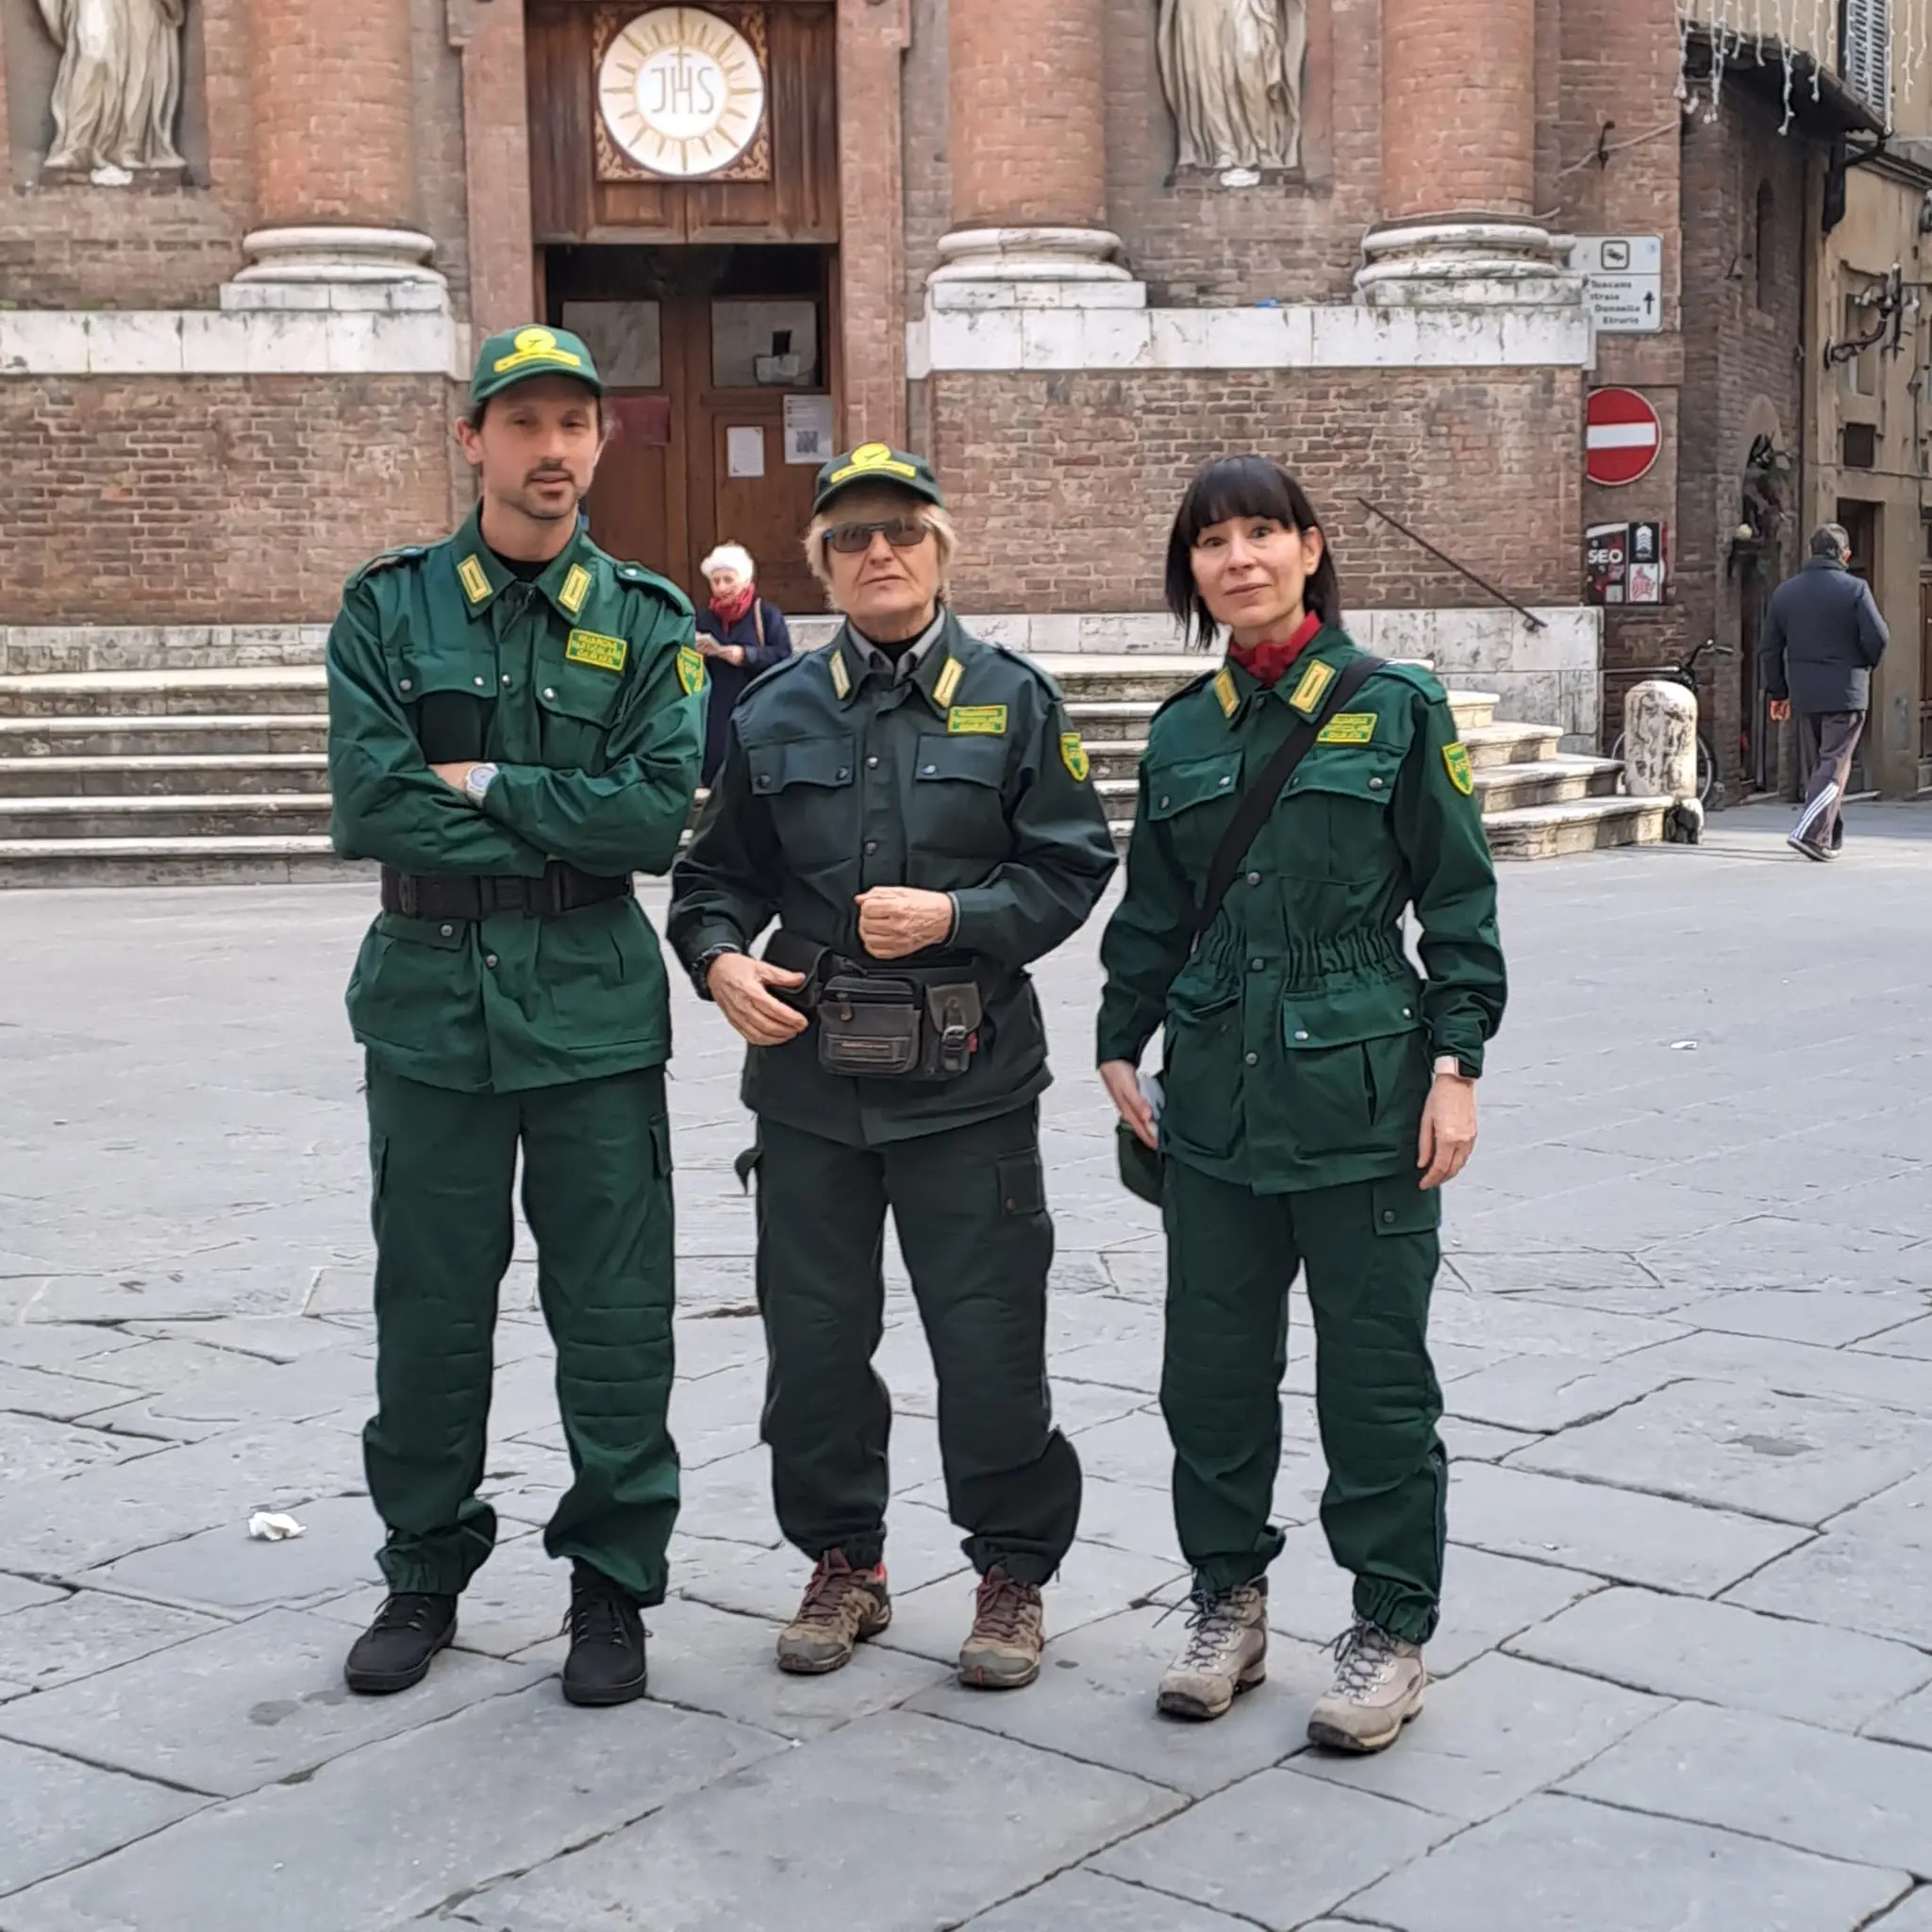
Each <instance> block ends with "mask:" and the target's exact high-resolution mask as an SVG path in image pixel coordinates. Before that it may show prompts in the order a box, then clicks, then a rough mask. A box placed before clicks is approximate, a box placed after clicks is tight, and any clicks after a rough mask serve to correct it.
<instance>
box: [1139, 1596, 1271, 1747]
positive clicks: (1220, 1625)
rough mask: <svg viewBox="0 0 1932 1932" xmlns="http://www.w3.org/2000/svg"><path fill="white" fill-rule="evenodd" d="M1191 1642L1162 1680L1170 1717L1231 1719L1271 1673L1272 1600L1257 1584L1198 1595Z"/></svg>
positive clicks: (1190, 1623) (1192, 1611)
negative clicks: (1241, 1699)
mask: <svg viewBox="0 0 1932 1932" xmlns="http://www.w3.org/2000/svg"><path fill="white" fill-rule="evenodd" d="M1189 1602H1190V1604H1191V1609H1190V1610H1189V1612H1188V1641H1187V1642H1186V1644H1185V1645H1183V1646H1182V1649H1181V1654H1180V1655H1179V1656H1178V1657H1175V1658H1174V1662H1173V1663H1171V1664H1170V1665H1169V1666H1168V1668H1167V1674H1166V1675H1165V1676H1164V1677H1162V1678H1161V1680H1160V1696H1159V1700H1158V1702H1159V1707H1160V1708H1161V1709H1162V1710H1163V1711H1165V1712H1166V1713H1167V1715H1168V1716H1169V1717H1191V1718H1213V1717H1221V1716H1223V1715H1224V1714H1225V1712H1226V1711H1227V1709H1228V1707H1229V1706H1230V1705H1232V1704H1233V1703H1234V1701H1235V1699H1236V1698H1237V1697H1238V1696H1239V1695H1240V1694H1241V1692H1242V1691H1252V1690H1253V1689H1254V1688H1255V1686H1256V1685H1257V1684H1258V1683H1260V1682H1261V1680H1262V1679H1263V1678H1264V1677H1266V1676H1267V1674H1268V1596H1267V1592H1266V1591H1263V1590H1261V1589H1260V1588H1258V1587H1257V1585H1255V1584H1252V1583H1241V1584H1237V1585H1236V1586H1235V1587H1234V1589H1232V1590H1221V1591H1211V1590H1196V1591H1194V1593H1193V1595H1192V1596H1191V1598H1190V1599H1189Z"/></svg>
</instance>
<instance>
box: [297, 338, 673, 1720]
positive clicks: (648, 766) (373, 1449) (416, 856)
mask: <svg viewBox="0 0 1932 1932" xmlns="http://www.w3.org/2000/svg"><path fill="white" fill-rule="evenodd" d="M602 391H603V385H602V382H601V381H600V379H599V377H598V375H597V371H596V368H595V365H594V364H593V363H592V361H591V354H590V351H589V350H588V349H587V348H586V347H585V345H584V344H583V342H581V341H578V339H577V338H576V337H575V336H572V335H568V334H565V333H564V332H562V331H561V330H556V331H553V330H550V329H546V328H539V327H528V328H523V329H518V330H514V331H510V332H508V333H506V334H503V335H498V336H494V337H492V338H491V340H490V341H487V342H485V343H484V345H483V350H482V353H481V355H480V356H479V358H477V362H476V370H475V378H474V380H473V382H472V385H471V390H470V412H469V414H468V416H467V417H466V418H465V419H464V420H463V421H462V422H461V423H459V424H458V439H459V441H461V443H462V446H463V451H464V454H465V455H466V456H467V457H468V458H469V460H470V462H471V463H472V464H473V465H474V466H475V468H476V470H477V471H478V473H479V478H480V482H481V501H480V502H479V504H478V506H477V508H476V509H475V511H473V512H472V513H471V515H470V517H469V519H468V520H467V521H466V522H465V523H464V525H463V526H462V528H461V529H460V530H458V532H457V533H456V535H455V536H454V537H451V538H449V539H448V540H447V541H443V542H441V543H436V544H432V545H430V546H429V547H428V548H426V549H421V550H403V551H397V552H394V553H391V555H389V556H386V557H380V558H376V559H375V562H373V563H370V564H367V565H365V566H364V567H363V568H362V569H361V570H359V571H358V572H357V574H356V575H354V576H353V577H351V578H350V579H349V583H348V587H347V589H346V591H344V593H343V598H342V608H341V616H339V617H338V618H337V620H336V624H335V627H334V629H333V630H332V631H331V633H330V635H329V645H328V686H329V779H330V783H331V786H332V788H333V791H334V794H335V810H334V819H333V833H334V838H335V843H336V849H337V850H338V851H339V852H341V853H342V854H343V855H344V856H345V857H348V858H374V859H379V860H380V861H381V863H382V869H383V870H382V912H381V915H380V917H379V918H377V920H376V921H375V924H374V925H373V926H372V927H371V928H370V931H369V934H368V937H367V938H366V939H365V940H364V941H363V943H362V951H361V955H360V957H359V958H358V960H357V963H356V970H355V973H354V974H353V976H352V977H351V979H350V981H349V996H348V1004H349V1018H350V1023H351V1024H352V1025H353V1027H354V1029H355V1033H356V1037H357V1039H358V1041H361V1042H362V1044H363V1046H364V1048H365V1049H366V1050H367V1056H368V1099H369V1136H370V1155H371V1163H372V1167H373V1170H374V1184H375V1209H374V1219H375V1242H376V1263H375V1319H376V1336H377V1344H378V1352H377V1358H376V1395H377V1409H376V1414H375V1419H374V1420H373V1421H372V1422H371V1423H370V1424H369V1425H368V1428H367V1429H366V1430H365V1431H364V1436H363V1445H364V1454H365V1461H366V1466H367V1470H368V1477H369V1489H370V1494H371V1496H372V1498H373V1499H374V1501H375V1507H376V1509H377V1511H378V1512H379V1513H380V1515H381V1517H382V1520H383V1522H384V1524H386V1525H387V1527H388V1532H389V1534H388V1540H387V1541H386V1542H385V1544H384V1546H383V1549H382V1552H381V1557H380V1561H381V1564H382V1571H383V1574H384V1576H385V1578H386V1579H387V1581H388V1584H389V1588H390V1591H391V1596H390V1597H389V1600H388V1601H387V1602H386V1603H385V1604H384V1605H383V1607H382V1609H381V1611H380V1612H379V1614H378V1615H377V1617H376V1619H375V1623H374V1624H372V1625H371V1627H370V1628H369V1630H368V1631H367V1632H366V1633H365V1634H364V1635H363V1636H362V1637H361V1638H360V1639H358V1641H357V1643H356V1645H355V1648H354V1649H353V1650H351V1652H350V1653H349V1658H348V1664H347V1671H346V1674H347V1677H348V1681H349V1684H350V1686H351V1688H352V1689H354V1690H356V1691H364V1692H370V1693H380V1692H385V1691H400V1690H404V1689H406V1688H407V1687H408V1686H409V1685H411V1684H414V1683H416V1682H418V1681H420V1679H421V1678H422V1677H423V1675H424V1674H425V1672H426V1671H427V1670H428V1668H429V1665H430V1662H431V1660H432V1659H433V1658H434V1657H435V1655H436V1653H437V1652H438V1651H440V1650H441V1649H442V1648H444V1647H445V1646H446V1645H447V1644H448V1643H449V1642H450V1641H452V1639H453V1638H454V1637H455V1634H456V1619H457V1598H458V1594H459V1593H460V1591H462V1589H463V1587H464V1585H465V1584H467V1583H468V1582H469V1580H470V1578H471V1576H472V1575H473V1574H475V1571H476V1570H477V1568H478V1567H479V1566H480V1565H481V1564H482V1563H483V1561H484V1559H485V1558H486V1557H488V1556H489V1555H490V1551H491V1544H492V1542H493V1541H494V1538H495V1533H496V1519H495V1515H494V1513H493V1512H492V1511H491V1507H490V1506H489V1505H488V1504H487V1503H485V1502H483V1501H482V1500H480V1499H479V1498H478V1496H477V1494H476V1486H477V1484H478V1482H479V1481H480V1480H481V1477H482V1474H483V1466H484V1451H485V1446H486V1441H487V1432H486V1425H487V1421H488V1417H489V1412H490V1393H491V1330H492V1328H493V1326H494V1324H495V1320H496V1297H497V1289H498V1286H499V1284H500V1282H501V1281H502V1278H503V1275H504V1273H505V1271H506V1270H507V1268H508V1265H509V1259H510V1248H511V1233H512V1230H511V1211H510V1202H511V1187H512V1182H513V1180H514V1177H515V1174H516V1165H517V1156H518V1151H519V1149H520V1148H521V1151H522V1154H523V1160H524V1195H523V1198H524V1210H525V1214H526V1216H527V1217H528V1220H529V1224H530V1228H531V1231H532V1233H533V1234H534V1235H535V1236H536V1239H537V1248H538V1290H539V1293H540V1295H541V1301H542V1307H543V1313H544V1318H545V1320H546V1321H547V1322H548V1324H549V1326H550V1332H551V1335H552V1337H553V1338H554V1340H555V1341H556V1344H557V1357H558V1367H557V1388H558V1404H559V1406H560V1407H561V1410H562V1416H563V1426H564V1432H565V1435H566V1436H567V1437H568V1439H569V1442H570V1452H571V1464H572V1469H573V1471H574V1480H573V1481H572V1484H571V1486H570V1488H569V1489H568V1490H567V1491H565V1493H564V1495H563V1497H562V1499H561V1500H560V1501H559V1502H558V1506H557V1511H556V1514H555V1515H554V1516H553V1517H552V1518H551V1520H550V1525H549V1528H548V1531H547V1532H546V1534H545V1538H544V1543H545V1547H546V1548H547V1550H548V1551H549V1553H550V1555H551V1556H553V1557H569V1558H570V1559H571V1561H572V1563H573V1564H574V1566H575V1569H574V1574H573V1581H572V1590H571V1619H570V1629H571V1650H570V1657H569V1660H568V1662H567V1663H566V1665H565V1668H564V1676H563V1690H564V1695H565V1696H566V1697H568V1698H569V1699H570V1700H571V1701H572V1702H573V1703H576V1704H616V1703H622V1702H624V1701H625V1700H626V1699H629V1698H632V1697H637V1696H640V1695H641V1694H642V1692H643V1690H644V1674H645V1666H644V1640H643V1629H642V1624H641V1621H640V1617H639V1608H640V1607H641V1606H645V1605H650V1604H655V1603H658V1602H660V1601H661V1600H662V1598H663V1595H664V1584H665V1562H664V1553H665V1546H666V1544H667V1543H668V1541H669V1540H670V1536H671V1526H672V1523H673V1521H674V1520H675V1516H676V1514H677V1454H676V1450H675V1447H674V1445H673V1443H672V1441H671V1436H670V1433H669V1430H668V1428H667V1426H666V1420H665V1411H666V1406H667V1403H668V1401H669V1397H670V1393H671V1380H672V1341H671V1317H672V1299H673V1279H672V1221H671V1143H670V1137H669V1130H668V1126H667V1123H666V1119H665V1108H664V1071H663V1069H664V1062H665V1059H666V1058H667V1057H668V1056H669V1054H670V1050H671V1039H670V1010H669V1002H668V998H667V988H666V983H665V972H664V963H663V959H662V958H661V956H660V955H659V952H658V942H657V939H656V936H655V935H654V934H653V933H652V931H651V929H650V925H649V924H648V922H647V921H646V920H645V918H644V915H643V912H642V910H641V908H640V907H639V905H638V903H637V900H636V898H635V897H634V896H633V894H632V891H631V874H632V873H634V872H652V873H661V872H663V871H665V870H666V869H667V868H668V867H669V866H670V864H671V860H672V858H673V857H674V856H675V853H676V850H677V842H678V838H679V835H680V833H681V831H682V829H683V827H684V825H685V823H686V821H687V818H688V816H689V814H690V810H691V794H692V791H693V788H694V786H695V784H696V780H697V767H698V756H699V751H700V748H701V747H702V745H703V742H704V702H705V700H704V666H703V661H702V659H701V658H699V657H698V656H697V654H696V652H695V651H694V650H692V648H691V606H690V605H689V604H688V603H687V602H686V601H685V599H684V598H683V597H682V596H681V595H680V594H679V593H678V592H677V591H675V590H674V589H673V588H672V587H671V586H670V585H669V584H667V583H664V582H663V581H662V580H661V579H659V578H658V577H655V576H653V575H651V574H650V573H649V572H648V571H645V570H641V569H639V568H638V567H637V566H636V565H634V564H628V563H617V562H614V561H613V560H612V559H611V558H608V557H607V556H606V555H605V554H604V553H603V552H602V551H601V550H599V549H598V548H597V546H596V545H595V544H594V543H592V542H591V540H590V538H589V536H588V535H587V534H586V533H585V531H584V530H583V528H582V525H581V521H580V518H579V515H578V507H579V505H580V503H581V501H582V499H583V496H584V493H585V491H587V490H588V489H589V488H590V483H591V474H592V472H593V471H594V470H595V468H596V464H597V458H598V455H599V453H600V451H601V450H602V447H603V441H604V432H603V425H602V422H601V409H602V404H601V400H600V398H601V396H602Z"/></svg>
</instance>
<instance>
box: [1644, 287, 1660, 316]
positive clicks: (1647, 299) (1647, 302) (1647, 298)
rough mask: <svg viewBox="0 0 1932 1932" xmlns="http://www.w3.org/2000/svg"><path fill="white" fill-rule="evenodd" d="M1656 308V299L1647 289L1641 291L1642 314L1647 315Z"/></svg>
mask: <svg viewBox="0 0 1932 1932" xmlns="http://www.w3.org/2000/svg"><path fill="white" fill-rule="evenodd" d="M1656 307H1657V297H1656V296H1655V295H1653V294H1652V293H1651V292H1650V291H1649V290H1648V289H1646V290H1645V291H1643V312H1644V314H1646V315H1648V314H1649V313H1650V311H1651V310H1652V309H1653V308H1656Z"/></svg>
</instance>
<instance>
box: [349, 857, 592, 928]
mask: <svg viewBox="0 0 1932 1932" xmlns="http://www.w3.org/2000/svg"><path fill="white" fill-rule="evenodd" d="M629 891H630V879H629V877H628V876H625V877H624V878H604V877H601V876H600V875H599V874H596V873H590V872H579V871H578V870H577V869H576V867H575V866H574V865H566V864H564V862H563V861H562V860H561V859H558V858H553V859H552V860H551V861H550V863H549V864H548V865H546V866H545V867H544V868H543V876H542V877H541V878H535V879H526V878H521V877H518V876H516V875H515V874H501V873H484V874H468V873H414V872H396V871H394V870H393V869H392V868H391V867H390V866H387V865H386V866H384V867H383V869H382V909H383V910H384V911H385V912H400V913H401V914H402V915H403V916H404V917H405V918H406V919H483V918H487V917H488V916H489V915H490V914H491V913H492V912H527V913H529V914H531V915H532V916H533V917H535V918H539V919H554V918H556V917H558V915H559V914H560V913H565V912H575V911H576V910H577V908H579V907H582V906H601V905H603V904H604V902H605V901H606V900H608V899H622V898H625V897H626V896H627V895H628V894H629Z"/></svg>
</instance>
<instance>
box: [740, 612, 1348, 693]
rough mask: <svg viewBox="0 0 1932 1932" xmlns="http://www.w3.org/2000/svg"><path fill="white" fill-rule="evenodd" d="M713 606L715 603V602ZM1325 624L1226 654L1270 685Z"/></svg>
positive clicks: (1305, 622)
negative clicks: (1285, 637)
mask: <svg viewBox="0 0 1932 1932" xmlns="http://www.w3.org/2000/svg"><path fill="white" fill-rule="evenodd" d="M712 608H716V607H715V606H713V607H712ZM1321 628H1322V619H1321V616H1320V613H1319V612H1316V611H1313V610H1311V611H1309V612H1308V614H1307V616H1306V617H1305V618H1303V619H1302V621H1301V624H1300V625H1298V626H1297V628H1296V630H1295V634H1294V635H1293V636H1292V637H1291V638H1290V639H1289V640H1288V641H1286V642H1285V643H1269V642H1262V643H1258V644H1235V643H1230V644H1229V645H1228V647H1227V655H1228V656H1229V657H1230V658H1233V659H1234V661H1235V662H1236V663H1237V664H1239V665H1240V666H1241V669H1242V670H1243V671H1245V672H1246V673H1247V674H1248V675H1249V676H1251V677H1254V678H1256V679H1257V680H1258V681H1259V682H1261V683H1262V684H1265V685H1267V686H1269V687H1270V689H1271V690H1272V689H1273V688H1274V685H1275V684H1276V683H1278V682H1279V681H1280V678H1281V675H1282V673H1283V672H1285V671H1286V670H1287V669H1288V667H1289V666H1290V665H1291V664H1292V663H1293V662H1294V660H1295V659H1296V658H1299V657H1300V656H1301V654H1302V653H1303V652H1304V651H1305V650H1307V647H1308V645H1309V644H1310V643H1311V642H1312V641H1314V639H1315V637H1316V636H1317V634H1318V633H1319V632H1320V631H1321Z"/></svg>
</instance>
